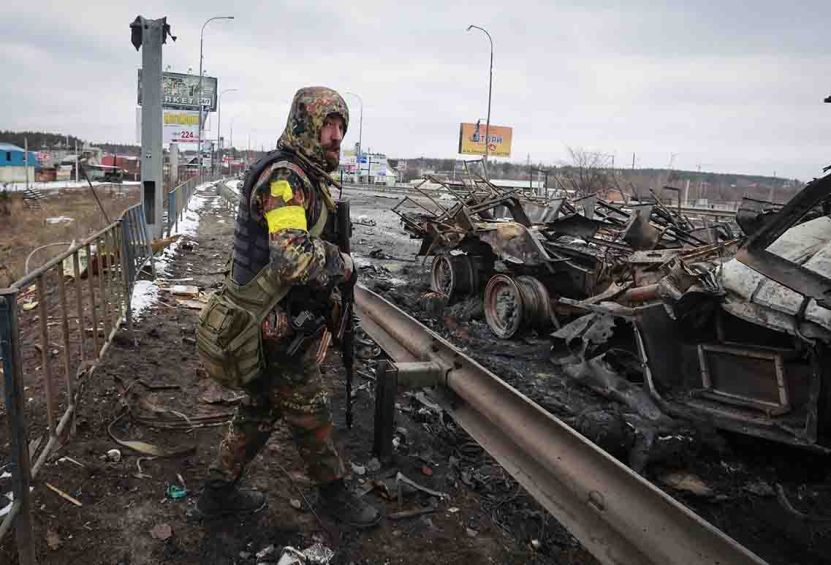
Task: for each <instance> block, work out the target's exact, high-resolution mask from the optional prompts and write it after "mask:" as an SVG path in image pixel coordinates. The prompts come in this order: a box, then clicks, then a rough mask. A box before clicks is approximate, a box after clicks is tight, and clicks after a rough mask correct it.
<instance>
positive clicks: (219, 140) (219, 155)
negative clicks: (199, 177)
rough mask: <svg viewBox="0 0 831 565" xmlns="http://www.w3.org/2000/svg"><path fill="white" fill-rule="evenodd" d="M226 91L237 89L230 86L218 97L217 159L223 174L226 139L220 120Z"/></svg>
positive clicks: (235, 90)
mask: <svg viewBox="0 0 831 565" xmlns="http://www.w3.org/2000/svg"><path fill="white" fill-rule="evenodd" d="M226 92H237V89H236V88H228V89H226V90H223V91H222V92H220V93H219V95H218V96H217V97H216V160H217V161H218V162H219V163H218V164H219V174H222V146H223V145H224V143H222V142H223V141H224V140H223V139H222V129H221V124H222V122H221V121H220V119H221V118H222V95H223V94H225V93H226ZM231 127H233V126H231Z"/></svg>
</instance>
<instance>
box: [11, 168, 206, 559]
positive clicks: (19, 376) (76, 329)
mask: <svg viewBox="0 0 831 565" xmlns="http://www.w3.org/2000/svg"><path fill="white" fill-rule="evenodd" d="M211 180H213V179H211V178H203V182H210V181H211ZM197 184H198V181H197V182H196V183H191V182H190V181H188V182H185V183H182V184H181V185H179V186H178V187H176V189H174V191H172V192H174V193H175V196H174V200H173V201H172V202H173V205H172V206H171V207H170V208H169V210H170V211H171V213H170V214H169V216H168V226H171V225H172V226H175V224H176V222H177V221H178V218H179V216H181V214H182V212H183V211H184V209H185V208H186V207H187V202H188V200H189V199H190V196H191V195H192V194H193V191H194V189H195V188H196V186H197ZM171 220H172V222H173V223H172V224H171ZM152 259H153V256H152V251H151V246H150V241H149V240H148V237H147V224H146V221H145V216H144V207H143V205H142V204H137V205H135V206H133V207H131V208H128V209H127V210H126V211H125V212H124V213H123V214H121V216H119V218H118V219H117V220H115V221H114V222H113V223H111V224H110V225H108V226H107V227H105V228H104V229H102V230H100V231H98V232H96V233H94V234H92V235H91V236H89V237H88V238H87V239H85V240H83V241H81V242H80V243H78V244H76V245H73V246H72V247H71V248H70V249H68V250H66V251H65V252H63V253H61V254H60V255H58V256H57V257H55V258H53V259H51V260H50V261H49V262H48V263H46V264H45V265H43V266H42V267H40V268H38V269H37V270H35V271H33V272H31V273H30V274H28V275H26V276H25V277H23V278H22V279H20V280H18V281H16V282H15V283H13V284H12V286H10V287H9V288H4V289H0V373H1V374H2V387H3V399H4V405H5V410H6V420H7V422H8V426H7V432H8V434H9V436H8V437H7V438H3V437H2V435H0V445H2V444H3V443H4V442H3V440H4V439H5V440H7V443H8V445H9V453H8V463H7V464H6V465H5V467H4V466H3V465H2V461H0V470H3V469H6V470H8V471H10V472H11V482H12V492H13V493H14V494H13V501H12V502H11V506H10V508H9V511H8V512H7V513H6V515H5V517H4V518H3V521H2V522H0V539H2V538H3V537H4V536H5V534H6V533H7V532H8V531H9V529H10V528H11V527H12V526H14V527H15V534H16V541H17V551H18V558H19V562H20V563H21V564H22V565H29V564H32V563H35V562H36V561H35V550H34V548H35V543H34V537H33V528H32V524H33V522H32V508H31V495H30V492H29V485H30V483H31V481H32V479H33V478H34V477H35V476H36V475H37V473H38V471H39V470H40V469H41V468H42V466H43V464H44V463H45V462H46V460H47V458H48V457H49V455H50V453H52V452H53V451H54V450H55V448H56V447H57V446H58V445H60V443H61V441H62V440H63V439H65V438H66V437H67V436H68V435H70V433H71V432H72V427H73V425H74V414H75V412H76V410H77V406H78V402H79V400H80V394H79V387H78V383H79V379H80V378H81V377H82V376H83V377H84V378H89V376H91V375H92V373H93V372H94V371H95V368H96V367H97V361H98V360H99V359H101V357H102V356H103V355H104V354H105V353H106V351H107V349H108V347H109V345H110V343H111V341H112V339H113V337H114V336H115V334H116V332H117V331H118V328H119V327H120V326H121V324H122V323H124V324H125V326H126V328H127V330H128V332H130V331H131V330H132V319H131V314H132V312H131V304H130V302H131V296H132V291H133V287H134V285H135V282H136V280H137V279H138V276H139V273H140V272H141V271H142V269H143V268H144V267H145V265H147V263H148V262H152ZM24 384H25V386H26V392H27V396H29V398H28V400H27V399H26V398H25V396H24V393H23V391H24ZM35 430H45V439H46V442H45V444H44V443H43V442H42V441H41V442H37V441H34V442H32V443H30V442H29V434H30V432H34V431H35ZM0 434H2V430H0ZM33 435H34V433H33ZM42 437H43V436H42ZM32 446H34V447H32ZM30 450H31V452H30ZM0 455H3V453H0Z"/></svg>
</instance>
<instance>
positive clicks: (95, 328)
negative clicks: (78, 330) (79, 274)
mask: <svg viewBox="0 0 831 565" xmlns="http://www.w3.org/2000/svg"><path fill="white" fill-rule="evenodd" d="M86 251H87V287H88V288H89V306H90V312H91V313H92V344H93V345H92V346H93V352H92V358H93V359H97V358H98V312H97V308H96V305H95V285H94V284H93V282H92V246H91V245H90V244H89V243H87V246H86Z"/></svg>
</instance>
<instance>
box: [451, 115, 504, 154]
mask: <svg viewBox="0 0 831 565" xmlns="http://www.w3.org/2000/svg"><path fill="white" fill-rule="evenodd" d="M488 130H489V131H488V138H489V139H488V155H492V156H494V157H510V156H511V141H512V138H513V129H512V128H509V127H506V126H495V125H493V124H491V125H490V128H488ZM459 153H461V154H462V155H484V154H485V124H483V123H481V122H476V123H475V124H468V123H462V124H460V127H459Z"/></svg>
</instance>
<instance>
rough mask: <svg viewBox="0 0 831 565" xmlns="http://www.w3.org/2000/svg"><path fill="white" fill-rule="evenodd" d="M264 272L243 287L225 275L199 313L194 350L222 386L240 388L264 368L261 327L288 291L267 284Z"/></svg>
mask: <svg viewBox="0 0 831 565" xmlns="http://www.w3.org/2000/svg"><path fill="white" fill-rule="evenodd" d="M267 271H268V269H267V268H266V269H263V272H260V273H259V274H258V275H257V276H256V277H254V279H252V280H251V282H249V283H247V284H245V285H242V286H240V285H237V284H236V283H234V282H233V280H231V278H230V277H228V278H226V280H225V285H224V286H223V288H222V289H221V290H219V291H217V292H215V293H214V294H213V295H211V297H210V298H209V299H208V303H207V304H206V305H205V307H204V308H203V309H202V312H200V314H199V324H198V325H197V327H196V350H197V351H198V352H199V357H200V358H201V360H202V363H203V365H204V366H205V370H206V371H207V372H208V375H209V376H210V377H211V378H212V379H214V380H215V381H217V382H218V383H219V384H221V385H223V386H225V387H228V388H236V389H239V388H243V387H244V386H245V385H247V384H248V383H250V382H251V381H253V380H254V379H256V378H257V377H259V376H260V374H261V372H262V370H263V368H264V367H265V355H264V353H263V342H262V331H261V326H262V323H263V320H264V319H265V317H266V316H267V315H268V313H269V311H271V310H272V309H273V308H274V307H275V306H276V305H277V303H278V302H279V301H280V300H282V299H283V298H284V297H285V296H286V294H287V293H288V290H289V287H288V286H287V285H284V286H280V285H274V284H273V283H270V282H269V279H270V278H271V277H270V276H269V273H267Z"/></svg>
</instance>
